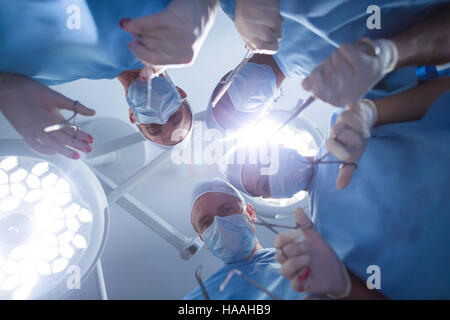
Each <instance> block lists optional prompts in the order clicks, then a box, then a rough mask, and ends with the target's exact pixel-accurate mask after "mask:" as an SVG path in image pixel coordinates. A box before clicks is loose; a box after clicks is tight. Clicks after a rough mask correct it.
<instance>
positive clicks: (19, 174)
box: [9, 168, 28, 183]
mask: <svg viewBox="0 0 450 320" xmlns="http://www.w3.org/2000/svg"><path fill="white" fill-rule="evenodd" d="M27 175H28V172H27V170H25V169H22V168H20V169H18V170H16V171H14V172H13V173H12V174H11V175H10V176H9V181H10V182H11V183H16V182H21V181H22V180H24V179H25V178H26V177H27Z"/></svg>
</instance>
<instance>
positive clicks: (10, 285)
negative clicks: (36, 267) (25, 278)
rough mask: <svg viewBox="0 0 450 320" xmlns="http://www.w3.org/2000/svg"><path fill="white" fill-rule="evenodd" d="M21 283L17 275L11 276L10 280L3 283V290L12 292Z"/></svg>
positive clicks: (7, 279)
mask: <svg viewBox="0 0 450 320" xmlns="http://www.w3.org/2000/svg"><path fill="white" fill-rule="evenodd" d="M19 283H20V277H19V276H18V275H17V274H14V275H12V276H10V277H9V278H6V279H5V281H3V283H2V286H1V289H2V290H12V289H14V288H15V287H17V286H18V285H19Z"/></svg>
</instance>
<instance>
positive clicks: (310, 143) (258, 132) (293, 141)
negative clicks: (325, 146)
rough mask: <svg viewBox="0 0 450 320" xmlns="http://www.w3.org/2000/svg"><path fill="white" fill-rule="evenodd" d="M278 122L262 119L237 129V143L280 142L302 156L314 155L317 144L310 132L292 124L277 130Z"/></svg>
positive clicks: (253, 144) (246, 144) (252, 145)
mask: <svg viewBox="0 0 450 320" xmlns="http://www.w3.org/2000/svg"><path fill="white" fill-rule="evenodd" d="M280 125H281V124H280V122H277V121H274V120H270V119H264V120H262V121H261V122H260V123H259V124H257V125H256V126H253V127H249V128H245V129H242V130H240V131H239V144H240V145H244V146H249V147H255V146H259V145H262V144H264V143H269V144H281V145H282V146H283V147H286V148H291V149H295V150H297V151H298V153H299V154H301V155H303V156H315V155H316V153H317V146H315V142H314V139H313V137H312V136H311V134H310V133H309V132H307V131H305V130H302V129H297V128H294V127H292V126H289V125H288V126H285V127H283V128H282V129H281V130H279V131H278V128H279V127H280Z"/></svg>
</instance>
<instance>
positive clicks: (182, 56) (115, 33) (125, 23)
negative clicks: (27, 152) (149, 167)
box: [0, 0, 218, 159]
mask: <svg viewBox="0 0 450 320" xmlns="http://www.w3.org/2000/svg"><path fill="white" fill-rule="evenodd" d="M217 7H218V1H217V0H172V1H170V0H149V1H140V0H131V1H107V0H95V1H94V0H75V1H71V2H67V1H25V0H19V1H15V2H14V4H12V3H10V2H1V3H0V33H1V34H2V38H1V40H0V52H1V54H0V107H1V110H2V112H3V113H4V115H5V116H6V118H8V120H9V121H10V122H11V123H12V124H13V126H14V127H15V128H16V130H17V131H18V132H19V134H21V135H22V137H23V138H24V139H25V141H26V142H27V143H28V144H29V145H30V146H31V147H32V148H33V149H34V150H36V151H38V152H41V153H45V154H62V155H64V156H67V157H69V158H73V159H77V158H79V157H80V155H79V153H78V152H77V151H76V150H78V151H83V152H89V151H90V150H91V147H90V145H89V144H90V143H92V140H93V139H92V137H91V136H89V135H88V134H87V133H85V132H82V131H80V130H78V131H75V130H74V129H72V128H71V127H66V128H64V129H61V130H58V131H54V132H50V133H49V132H44V130H43V129H44V128H45V127H47V126H50V125H54V124H56V123H60V122H61V121H62V120H63V117H62V115H61V110H62V109H68V110H72V111H76V112H77V113H78V114H80V115H84V116H92V115H94V114H95V112H94V110H92V109H89V108H87V107H86V106H84V105H83V104H82V103H81V102H78V101H74V100H72V99H69V98H66V97H64V96H63V95H61V94H59V93H57V92H55V91H53V90H52V89H50V88H48V87H47V86H51V85H57V84H62V83H67V82H71V81H75V80H77V79H83V78H87V79H113V78H116V77H118V76H119V75H124V72H125V73H126V72H131V74H128V76H127V77H128V79H130V77H131V75H132V74H133V72H132V71H136V70H139V71H138V72H137V75H136V78H138V77H139V73H140V72H141V71H142V70H146V72H145V74H146V77H147V78H145V77H143V78H142V77H141V78H142V80H143V81H146V80H148V79H151V78H153V77H155V76H157V75H158V74H159V73H161V72H162V71H164V69H165V68H166V67H174V66H186V65H189V64H191V63H192V62H193V60H194V59H195V57H196V55H197V53H198V51H199V49H200V47H201V45H202V43H203V41H204V39H205V37H206V35H207V33H208V32H209V29H210V28H211V26H212V23H213V21H214V18H215V14H216V11H217V10H216V9H217ZM142 72H143V71H142ZM152 72H153V73H152ZM119 80H120V77H119ZM122 80H123V77H122ZM122 80H121V82H122ZM159 82H160V83H162V81H159ZM122 83H124V82H122ZM130 85H131V83H130ZM127 86H128V84H127ZM155 87H158V86H157V85H155ZM159 87H160V88H161V86H159ZM166 87H171V90H172V91H173V92H172V98H173V100H174V101H175V100H176V101H179V100H180V99H181V100H183V99H184V98H183V93H181V92H180V91H178V90H176V89H175V86H173V84H172V85H170V84H168V83H166ZM130 91H131V90H130ZM159 93H161V92H159ZM178 93H179V94H178ZM99 94H101V93H99ZM128 98H129V97H128ZM152 100H153V99H152ZM174 106H175V104H171V105H170V106H169V108H168V109H170V112H167V110H165V111H164V112H161V110H160V109H161V107H164V106H161V105H157V106H156V109H157V111H158V113H159V114H157V116H158V117H159V121H157V122H156V123H155V125H156V126H158V125H165V124H167V127H170V128H169V129H170V130H164V129H163V130H159V131H163V135H164V137H161V136H160V137H159V138H158V137H153V138H154V139H153V140H152V141H154V142H155V143H158V144H161V145H169V146H170V145H173V144H177V143H178V142H179V139H176V140H175V141H167V137H166V136H170V134H169V133H170V132H171V131H172V129H173V128H172V127H173V123H176V122H178V123H182V125H183V126H185V127H187V128H189V127H190V126H191V125H190V122H191V121H192V115H191V114H190V111H189V110H188V108H187V104H186V103H181V104H179V107H178V108H177V109H176V110H174ZM177 112H178V113H177ZM144 115H145V114H144ZM170 117H174V118H180V117H181V118H182V119H172V120H170ZM166 120H167V122H169V123H167V122H166V123H164V121H166ZM145 124H146V125H147V124H148V123H145ZM185 127H183V128H181V129H185ZM140 130H141V132H143V131H144V132H143V135H144V136H146V137H148V136H151V134H150V133H149V131H150V130H147V131H145V130H142V128H140ZM188 131H189V130H188ZM153 136H155V135H153ZM186 136H187V133H186V135H185V136H181V138H183V139H184V138H185V137H186ZM178 137H179V136H178ZM158 139H159V140H158Z"/></svg>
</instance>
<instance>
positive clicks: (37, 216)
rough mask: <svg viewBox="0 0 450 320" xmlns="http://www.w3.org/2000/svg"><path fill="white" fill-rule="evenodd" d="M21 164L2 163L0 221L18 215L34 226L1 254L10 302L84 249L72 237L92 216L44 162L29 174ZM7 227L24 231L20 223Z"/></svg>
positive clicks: (1, 284) (2, 284)
mask: <svg viewBox="0 0 450 320" xmlns="http://www.w3.org/2000/svg"><path fill="white" fill-rule="evenodd" d="M24 164H26V162H24V163H22V159H21V158H17V157H7V158H2V159H1V161H0V217H1V218H2V219H3V218H4V217H8V215H10V214H17V213H20V214H21V215H24V216H26V217H27V218H29V220H30V221H31V224H32V230H31V231H32V233H31V235H26V237H27V238H26V239H25V240H20V241H21V242H20V243H18V244H16V246H15V247H12V248H11V249H8V250H7V251H6V253H5V254H6V256H5V257H3V256H2V255H1V252H0V290H3V291H11V292H10V293H8V294H9V295H10V297H12V298H13V299H27V298H28V297H29V296H30V295H31V293H32V291H33V288H34V287H35V286H36V284H37V283H38V281H39V277H40V275H47V276H49V275H52V274H53V273H59V272H62V271H64V270H65V269H66V268H67V266H68V265H69V263H70V260H71V259H73V258H74V257H75V256H76V255H77V254H79V252H80V250H83V249H85V248H86V247H87V240H86V238H85V237H84V236H83V235H81V234H76V232H77V231H79V230H80V228H81V227H82V226H83V224H87V223H90V222H92V221H93V215H92V213H91V211H89V210H88V209H87V208H82V207H81V206H80V205H79V204H77V203H76V202H75V201H76V200H75V199H74V194H72V190H71V189H72V188H71V186H70V184H69V182H68V181H67V180H65V179H64V178H62V177H61V176H59V175H58V174H56V171H54V168H53V167H52V166H51V165H50V164H49V163H48V162H39V163H37V164H35V165H33V163H32V164H31V166H29V167H30V168H31V167H32V170H31V172H29V171H28V170H29V169H28V167H27V166H26V165H24ZM30 209H31V210H30ZM11 211H12V212H11ZM9 212H11V213H9ZM11 228H14V229H11V230H13V231H16V230H18V231H21V232H22V229H23V228H22V225H20V224H18V225H17V226H16V225H11ZM23 230H26V229H23ZM83 230H86V229H83ZM24 241H25V242H24ZM1 245H2V243H0V246H1ZM2 250H3V249H2Z"/></svg>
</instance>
